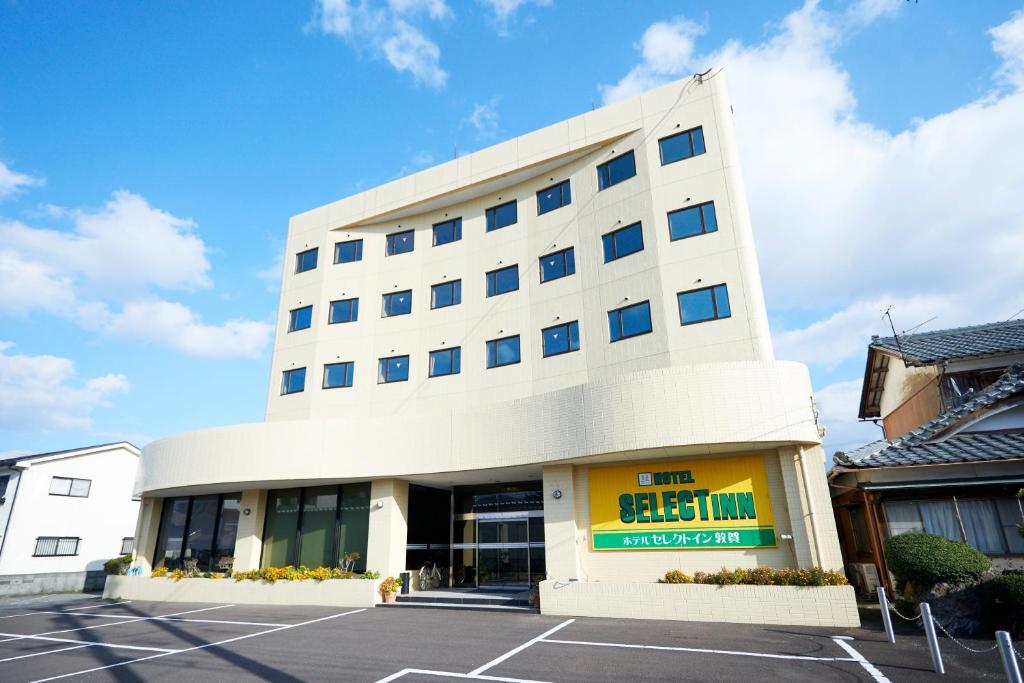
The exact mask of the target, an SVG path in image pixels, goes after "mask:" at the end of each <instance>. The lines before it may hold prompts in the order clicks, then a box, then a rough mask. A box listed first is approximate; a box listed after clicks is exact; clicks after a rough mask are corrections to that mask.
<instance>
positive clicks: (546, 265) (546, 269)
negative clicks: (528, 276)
mask: <svg viewBox="0 0 1024 683" xmlns="http://www.w3.org/2000/svg"><path fill="white" fill-rule="evenodd" d="M575 272H576V252H575V251H574V250H573V248H572V247H569V248H568V249H563V250H561V251H556V252H555V253H553V254H548V255H547V256H541V257H540V281H541V282H548V281H549V280H557V279H558V278H560V277H565V276H566V275H572V274H573V273H575Z"/></svg>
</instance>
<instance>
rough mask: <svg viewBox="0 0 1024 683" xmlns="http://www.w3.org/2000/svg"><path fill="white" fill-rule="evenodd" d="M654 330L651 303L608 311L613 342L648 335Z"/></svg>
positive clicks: (609, 330)
mask: <svg viewBox="0 0 1024 683" xmlns="http://www.w3.org/2000/svg"><path fill="white" fill-rule="evenodd" d="M652 329H653V328H652V327H651V302H650V301H641V302H640V303H638V304H631V305H629V306H623V307H622V308H616V309H615V310H614V311H608V332H609V335H610V336H611V340H612V341H613V342H617V341H619V340H620V339H628V338H630V337H637V336H639V335H641V334H647V333H648V332H650V331H651V330H652Z"/></svg>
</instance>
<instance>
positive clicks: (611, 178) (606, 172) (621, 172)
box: [597, 150, 636, 192]
mask: <svg viewBox="0 0 1024 683" xmlns="http://www.w3.org/2000/svg"><path fill="white" fill-rule="evenodd" d="M635 175H636V157H635V156H634V155H633V150H629V151H628V152H626V153H625V154H621V155H619V156H617V157H615V158H614V159H612V160H610V161H606V162H604V163H603V164H601V165H600V166H598V167H597V189H598V191H599V192H600V191H601V190H605V189H607V188H609V187H611V186H612V185H618V184H619V183H621V182H622V181H623V180H629V179H630V178H632V177H633V176H635Z"/></svg>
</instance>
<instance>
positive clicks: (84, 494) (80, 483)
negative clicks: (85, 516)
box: [50, 477, 92, 498]
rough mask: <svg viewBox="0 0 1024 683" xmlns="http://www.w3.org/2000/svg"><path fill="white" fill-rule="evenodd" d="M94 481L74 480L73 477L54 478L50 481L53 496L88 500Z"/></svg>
mask: <svg viewBox="0 0 1024 683" xmlns="http://www.w3.org/2000/svg"><path fill="white" fill-rule="evenodd" d="M91 488H92V481H91V480H89V479H74V478H72V477H54V478H53V479H51V480H50V495H51V496H71V497H72V498H88V497H89V490H90V489H91Z"/></svg>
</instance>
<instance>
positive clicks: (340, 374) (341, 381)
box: [323, 361, 356, 389]
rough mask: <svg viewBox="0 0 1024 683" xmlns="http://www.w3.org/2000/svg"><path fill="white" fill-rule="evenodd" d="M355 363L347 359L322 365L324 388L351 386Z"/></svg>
mask: <svg viewBox="0 0 1024 683" xmlns="http://www.w3.org/2000/svg"><path fill="white" fill-rule="evenodd" d="M355 369H356V365H355V363H353V362H351V361H349V362H347V363H328V364H327V365H325V366H324V387H323V388H324V389H337V388H339V387H350V386H352V376H353V375H354V374H355Z"/></svg>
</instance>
